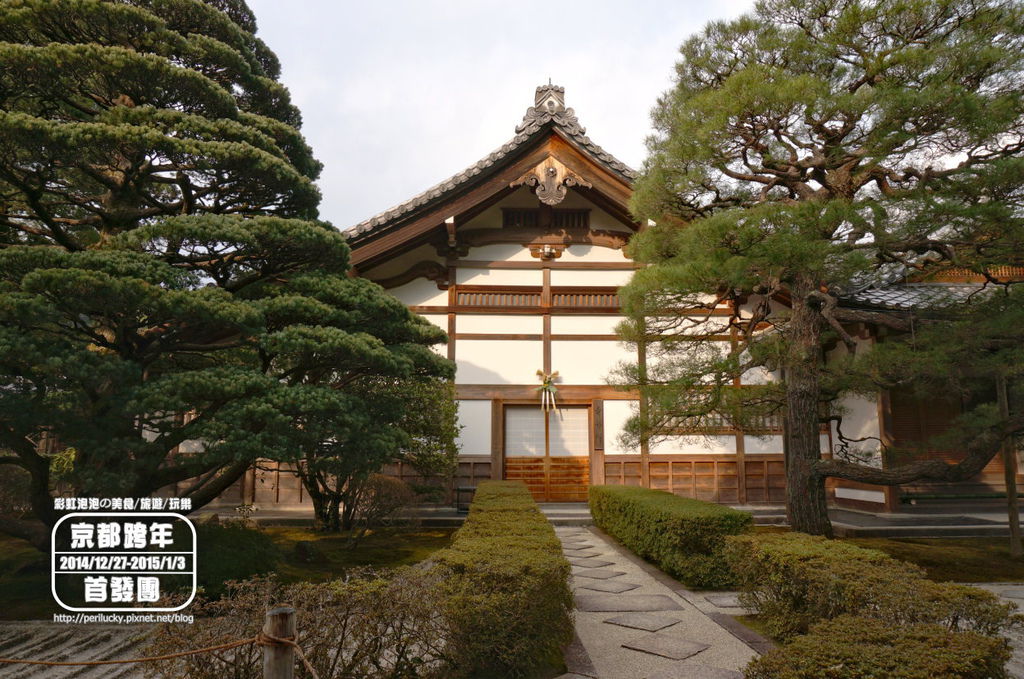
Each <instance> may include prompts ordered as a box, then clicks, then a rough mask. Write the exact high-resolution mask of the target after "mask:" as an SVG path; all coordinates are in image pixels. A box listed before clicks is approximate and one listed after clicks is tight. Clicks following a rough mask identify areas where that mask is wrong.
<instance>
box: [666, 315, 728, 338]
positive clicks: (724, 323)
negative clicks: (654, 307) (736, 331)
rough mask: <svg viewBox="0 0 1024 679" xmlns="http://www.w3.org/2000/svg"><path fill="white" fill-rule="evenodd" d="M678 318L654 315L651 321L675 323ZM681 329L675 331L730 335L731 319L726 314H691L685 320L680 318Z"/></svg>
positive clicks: (685, 333)
mask: <svg viewBox="0 0 1024 679" xmlns="http://www.w3.org/2000/svg"><path fill="white" fill-rule="evenodd" d="M676 321H677V319H675V318H671V317H652V318H650V322H651V323H674V322H676ZM679 323H680V325H679V329H678V330H674V331H673V332H678V333H682V334H684V335H728V334H729V319H728V317H726V316H708V315H706V314H697V315H694V316H689V317H688V318H686V319H685V320H679Z"/></svg>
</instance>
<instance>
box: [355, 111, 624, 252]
mask: <svg viewBox="0 0 1024 679" xmlns="http://www.w3.org/2000/svg"><path fill="white" fill-rule="evenodd" d="M549 132H556V133H558V134H560V136H562V137H563V138H564V139H565V140H566V141H568V142H569V143H570V144H572V145H573V146H575V147H576V148H577V149H578V150H580V151H581V152H583V153H584V154H586V155H588V156H590V157H591V158H592V159H593V160H594V161H596V162H597V163H598V164H600V165H601V166H602V167H604V168H605V169H607V170H608V171H609V172H610V173H611V174H612V175H614V176H616V177H618V178H619V179H620V180H622V181H623V182H624V183H625V184H628V185H631V184H632V183H633V180H634V179H636V176H637V174H636V172H635V171H634V170H633V169H632V168H630V167H629V166H628V165H626V164H625V163H623V162H622V161H620V160H618V159H617V158H615V156H613V155H611V154H610V153H608V152H607V151H605V150H604V149H602V148H601V147H600V146H598V145H597V144H595V143H594V142H593V141H592V140H591V139H590V137H588V136H587V134H586V132H587V131H586V128H584V127H583V126H582V125H580V123H579V120H578V119H577V118H576V113H575V112H574V111H573V110H572V109H571V108H565V109H561V110H555V111H550V110H546V109H542V108H540V107H535V106H531V107H530V108H529V109H528V110H527V111H526V115H525V116H524V117H523V120H522V122H521V123H520V124H519V125H518V126H517V127H516V136H514V137H513V138H512V139H510V140H509V141H507V142H506V143H504V144H502V145H501V146H500V147H498V148H497V149H495V150H494V151H492V152H491V153H489V154H488V155H487V156H485V157H484V158H482V159H480V160H479V161H477V162H476V163H474V164H472V165H470V166H469V167H467V168H466V169H465V170H463V171H462V172H459V173H457V174H455V175H452V176H451V177H449V178H448V179H445V180H444V181H443V182H441V183H439V184H436V185H435V186H432V187H430V188H429V189H427V190H426V191H423V192H422V193H420V194H418V195H416V196H413V197H412V198H410V199H409V200H407V201H405V202H404V203H401V204H399V205H395V206H394V207H391V208H389V209H387V210H385V211H384V212H381V213H379V214H377V215H374V216H373V217H370V218H369V219H367V220H365V221H363V222H360V223H359V224H356V225H355V226H353V227H350V228H348V229H346V230H344V231H343V232H342V233H343V234H344V235H345V237H346V238H347V239H348V240H349V242H350V243H355V242H358V241H361V240H363V239H364V238H368V237H371V236H373V235H375V234H377V233H380V232H383V231H386V230H388V229H389V227H391V226H392V225H394V224H395V223H397V222H399V221H402V220H403V219H404V218H406V217H407V216H410V215H412V214H413V213H415V212H417V211H419V210H421V209H424V208H428V207H430V206H432V205H435V204H438V203H441V202H443V201H444V200H446V199H448V198H450V197H451V196H453V195H455V194H457V193H458V192H460V191H461V190H464V189H465V188H467V187H469V186H470V185H472V184H475V183H476V182H477V181H480V180H483V179H486V177H488V176H490V175H491V174H492V173H494V172H495V171H497V169H498V168H499V167H501V166H502V165H503V164H504V162H503V161H505V160H507V159H509V158H511V157H512V156H514V155H515V153H516V151H518V150H520V149H523V148H526V147H528V146H529V145H530V144H531V143H532V142H534V141H536V140H538V139H541V138H543V137H545V136H546V135H547V134H548V133H549Z"/></svg>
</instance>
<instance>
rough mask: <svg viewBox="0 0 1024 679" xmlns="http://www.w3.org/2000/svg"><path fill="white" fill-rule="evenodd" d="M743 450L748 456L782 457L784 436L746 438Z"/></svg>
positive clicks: (744, 438)
mask: <svg viewBox="0 0 1024 679" xmlns="http://www.w3.org/2000/svg"><path fill="white" fill-rule="evenodd" d="M743 450H744V452H745V453H746V454H747V455H782V436H781V435H779V434H772V435H770V436H749V435H748V436H744V437H743Z"/></svg>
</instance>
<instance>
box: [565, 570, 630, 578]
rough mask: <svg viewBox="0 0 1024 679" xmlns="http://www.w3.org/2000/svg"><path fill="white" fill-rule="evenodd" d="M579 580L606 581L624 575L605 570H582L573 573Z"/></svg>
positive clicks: (619, 572)
mask: <svg viewBox="0 0 1024 679" xmlns="http://www.w3.org/2000/svg"><path fill="white" fill-rule="evenodd" d="M573 575H575V576H576V577H580V578H593V579H594V580H607V579H608V578H614V577H617V576H619V575H625V573H623V572H622V571H611V570H608V569H607V568H583V569H580V570H578V571H575V572H574V573H573Z"/></svg>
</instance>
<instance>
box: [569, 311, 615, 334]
mask: <svg viewBox="0 0 1024 679" xmlns="http://www.w3.org/2000/svg"><path fill="white" fill-rule="evenodd" d="M623 318H624V317H623V316H608V315H604V316H556V315H553V316H551V334H553V335H614V334H615V326H617V325H618V324H619V323H621V322H622V320H623Z"/></svg>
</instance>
